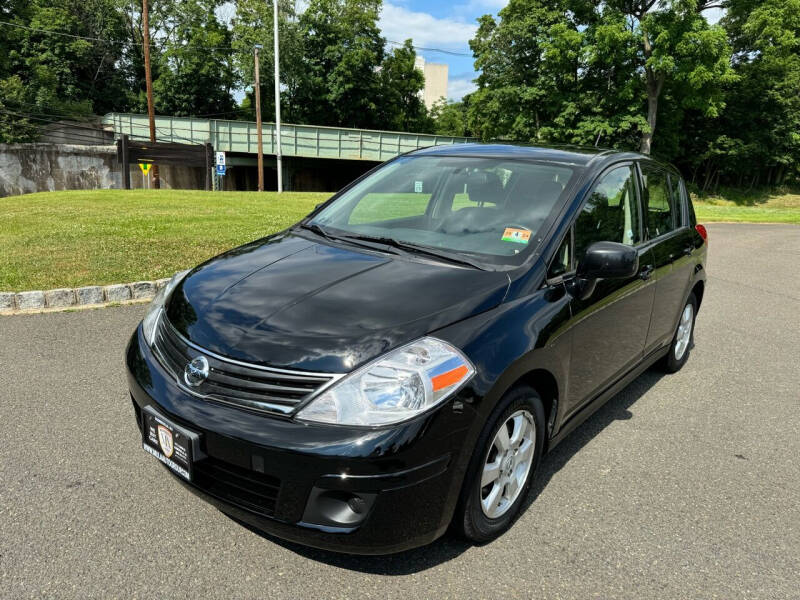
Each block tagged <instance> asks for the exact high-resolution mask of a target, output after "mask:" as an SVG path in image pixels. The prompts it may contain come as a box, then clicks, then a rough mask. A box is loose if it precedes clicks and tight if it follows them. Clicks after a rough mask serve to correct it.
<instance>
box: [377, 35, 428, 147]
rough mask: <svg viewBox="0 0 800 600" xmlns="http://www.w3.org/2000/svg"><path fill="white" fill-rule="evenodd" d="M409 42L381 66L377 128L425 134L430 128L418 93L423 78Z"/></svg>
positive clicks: (426, 113) (422, 83)
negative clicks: (378, 125)
mask: <svg viewBox="0 0 800 600" xmlns="http://www.w3.org/2000/svg"><path fill="white" fill-rule="evenodd" d="M416 59H417V53H416V52H415V51H414V46H412V44H411V40H406V41H405V43H404V44H403V45H402V46H401V47H399V48H395V49H394V50H393V51H392V52H391V53H389V54H387V55H386V57H385V58H384V59H383V64H382V65H381V72H380V75H381V90H382V91H381V102H380V109H379V110H380V120H381V127H383V128H385V129H393V130H398V131H416V132H426V131H429V130H430V129H431V127H432V123H431V121H430V119H429V117H428V112H427V110H426V108H425V104H424V103H423V101H422V97H421V92H422V90H423V88H424V87H425V76H424V75H423V74H422V71H421V70H420V69H417V68H416V66H415V62H416Z"/></svg>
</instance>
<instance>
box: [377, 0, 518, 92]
mask: <svg viewBox="0 0 800 600" xmlns="http://www.w3.org/2000/svg"><path fill="white" fill-rule="evenodd" d="M507 2H508V0H455V1H447V0H384V3H383V10H382V11H381V18H380V22H379V26H380V28H381V30H382V32H383V35H384V37H385V38H386V39H387V40H392V41H395V42H402V41H403V40H405V39H407V38H411V39H412V40H414V45H415V46H417V47H418V50H417V53H418V54H421V55H422V56H424V57H425V60H426V61H427V62H435V63H446V64H447V65H448V66H449V80H448V85H447V92H448V94H447V95H448V96H449V98H450V99H452V100H460V99H461V97H462V96H463V95H464V94H467V93H469V92H471V91H473V90H474V89H475V84H474V83H472V80H473V79H475V77H476V76H477V74H476V73H475V69H474V68H473V58H472V54H471V52H470V49H469V40H470V39H472V38H473V37H474V36H475V30H476V29H477V19H478V17H480V16H481V15H485V14H489V13H492V14H497V11H499V10H500V9H501V8H503V6H505V5H506V4H507ZM419 48H437V49H441V50H447V51H449V52H457V53H461V54H464V55H465V56H453V55H451V54H444V53H442V52H436V51H433V50H421V49H419Z"/></svg>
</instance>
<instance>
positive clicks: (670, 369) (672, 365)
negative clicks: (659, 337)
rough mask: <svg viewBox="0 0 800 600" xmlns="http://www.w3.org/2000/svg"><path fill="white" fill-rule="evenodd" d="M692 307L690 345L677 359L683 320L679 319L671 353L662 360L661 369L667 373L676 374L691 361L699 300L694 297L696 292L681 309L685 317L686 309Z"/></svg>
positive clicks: (670, 349) (670, 346) (670, 347)
mask: <svg viewBox="0 0 800 600" xmlns="http://www.w3.org/2000/svg"><path fill="white" fill-rule="evenodd" d="M690 305H691V307H692V320H691V327H692V329H691V331H690V332H689V343H688V346H687V347H686V349H685V350H684V351H683V354H682V355H681V356H680V358H678V357H676V348H677V347H678V336H679V334H680V332H681V318H680V317H679V318H678V326H677V327H676V328H675V335H673V336H672V343H671V344H670V345H669V353H668V354H667V355H666V356H665V357H664V358H663V359H662V360H661V368H662V369H663V370H664V371H666V372H667V373H675V372H677V371H680V369H681V367H683V365H685V364H686V361H687V360H689V353H690V352H691V351H692V347H693V346H694V324H695V321H696V320H697V298H695V296H694V292H692V293H691V294H689V298H687V300H686V304H684V306H683V308H682V309H681V315H683V313H684V311H685V310H686V307H688V306H690Z"/></svg>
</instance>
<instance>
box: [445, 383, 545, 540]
mask: <svg viewBox="0 0 800 600" xmlns="http://www.w3.org/2000/svg"><path fill="white" fill-rule="evenodd" d="M520 410H524V411H527V413H528V414H530V416H532V417H533V423H532V425H533V429H534V431H535V432H536V438H535V440H533V442H534V443H533V446H534V450H533V458H532V459H531V460H530V466H529V469H528V474H527V479H526V480H525V484H524V485H523V486H522V489H521V491H520V492H519V494H518V495H517V497H516V499H515V500H514V502H513V503H511V504H510V506H509V507H508V508H507V509H506V510H505V512H504V513H503V514H502V516H500V517H499V518H490V517H488V516H487V515H486V514H485V513H484V510H483V508H482V505H481V500H482V493H485V492H484V491H482V488H481V486H480V483H481V476H482V473H483V468H484V464H485V461H486V459H487V456H488V455H489V452H490V450H492V446H493V445H494V439H495V435H496V434H497V433H498V431H499V430H500V426H501V425H503V426H506V421H507V420H508V419H509V418H510V417H512V416H513V415H514V413H516V412H518V411H520ZM544 436H545V416H544V407H543V405H542V401H541V399H540V398H539V395H538V394H537V393H536V390H534V389H533V388H532V387H530V386H527V385H519V386H515V387H514V388H512V389H511V390H509V391H508V392H506V394H505V395H504V396H503V398H502V399H501V400H500V402H498V404H497V406H496V407H495V409H494V410H493V411H492V414H491V415H490V416H489V419H488V420H487V423H486V426H485V427H484V429H483V431H482V432H481V435H480V436H479V438H478V442H477V443H476V445H475V450H474V451H473V455H472V459H471V461H470V464H469V467H468V469H467V474H466V477H465V478H464V486H463V488H462V490H461V498H460V500H459V503H458V508H457V510H456V513H455V516H454V518H453V526H454V529H455V530H456V531H457V532H458V533H460V534H461V535H462V536H464V537H465V538H467V539H468V540H470V541H472V542H475V543H479V544H482V543H486V542H489V541H491V540H493V539H495V538H496V537H498V536H499V535H500V534H502V533H503V532H504V531H505V530H506V529H508V528H509V527H510V526H511V525H512V523H513V522H514V520H515V519H516V517H517V516H518V515H519V512H520V509H521V507H522V506H524V504H525V501H526V498H527V496H528V494H529V492H530V487H531V482H532V481H533V477H534V473H535V472H536V467H537V466H538V464H539V459H540V458H541V455H542V447H543V445H544ZM484 490H485V488H484Z"/></svg>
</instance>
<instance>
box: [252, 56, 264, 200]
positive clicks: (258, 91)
mask: <svg viewBox="0 0 800 600" xmlns="http://www.w3.org/2000/svg"><path fill="white" fill-rule="evenodd" d="M259 50H261V44H256V46H255V49H254V52H255V61H256V132H257V135H258V191H259V192H263V191H264V146H263V144H262V143H261V78H260V77H259V71H258V62H259V61H258V51H259Z"/></svg>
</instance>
